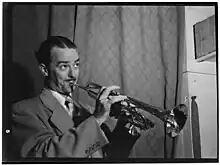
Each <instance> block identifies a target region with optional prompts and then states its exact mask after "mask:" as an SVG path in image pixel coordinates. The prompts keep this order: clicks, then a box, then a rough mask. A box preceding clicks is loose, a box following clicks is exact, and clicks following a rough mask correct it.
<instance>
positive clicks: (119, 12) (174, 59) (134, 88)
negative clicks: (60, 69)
mask: <svg viewBox="0 0 220 165" xmlns="http://www.w3.org/2000/svg"><path fill="white" fill-rule="evenodd" d="M178 11H179V8H178V7H175V6H147V7H146V6H145V7H144V6H141V7H140V6H89V7H88V6H78V13H77V14H78V15H77V22H76V34H75V35H76V38H75V42H76V44H77V46H78V48H79V50H80V58H81V66H80V69H81V70H80V80H79V83H81V84H86V83H87V82H88V81H90V80H94V81H95V82H97V83H99V84H102V85H106V86H107V85H112V84H116V85H119V86H121V92H122V93H124V94H126V95H129V96H131V97H134V98H137V99H139V100H141V101H143V102H146V103H149V104H152V105H155V106H159V107H162V108H164V109H172V108H174V106H175V104H176V97H177V95H178V94H177V92H176V91H177V90H178V84H177V83H178V78H179V77H178V72H179V69H178V67H179V66H178V65H177V64H178V63H179V62H178V60H179V58H178V56H179V50H178V48H179V38H178V37H179V36H180V35H179V34H178V33H179V32H180V31H179V30H178V22H179V21H178V19H179V18H178ZM182 21H183V20H182ZM78 99H79V100H82V101H84V103H87V104H92V105H94V101H93V100H92V99H90V98H89V96H88V95H87V94H86V93H85V92H84V91H80V92H79V94H78ZM144 113H145V115H146V116H148V117H149V118H150V119H151V120H152V121H153V122H156V123H157V127H156V128H154V132H156V134H155V136H157V137H156V138H160V137H161V136H162V135H163V134H164V127H163V123H162V122H161V121H160V120H159V119H158V118H156V117H155V116H153V115H151V114H149V113H147V112H144ZM155 136H154V138H155ZM166 140H167V143H168V145H167V150H168V153H167V154H168V156H170V155H171V147H172V143H171V140H170V139H166ZM168 141H169V142H168ZM159 150H163V149H161V148H158V152H159ZM138 154H140V153H138ZM160 154H164V153H160ZM142 156H144V155H142Z"/></svg>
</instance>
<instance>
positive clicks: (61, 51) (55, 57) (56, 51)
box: [51, 47, 79, 62]
mask: <svg viewBox="0 0 220 165" xmlns="http://www.w3.org/2000/svg"><path fill="white" fill-rule="evenodd" d="M77 59H79V55H78V52H77V51H76V49H73V48H58V47H53V48H52V49H51V61H53V62H55V61H70V62H71V61H72V62H73V61H76V60H77Z"/></svg>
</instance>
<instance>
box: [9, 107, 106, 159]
mask: <svg viewBox="0 0 220 165" xmlns="http://www.w3.org/2000/svg"><path fill="white" fill-rule="evenodd" d="M12 112H13V113H12V121H13V123H12V134H13V137H14V142H15V144H16V145H17V148H18V150H19V154H20V157H23V158H24V157H88V156H89V155H91V154H92V153H94V152H95V151H97V150H98V149H100V148H102V147H103V146H104V145H105V144H106V143H108V140H107V139H106V137H105V135H104V133H103V132H102V131H101V129H100V127H99V125H98V123H97V122H96V121H95V119H94V117H93V116H91V117H89V118H87V119H86V120H85V121H84V122H82V123H81V124H80V125H79V126H78V127H77V128H70V129H69V130H68V131H66V132H65V133H59V134H58V133H57V132H55V130H54V128H53V127H50V128H49V127H47V126H46V125H45V123H44V122H45V121H43V120H42V119H41V118H40V117H39V116H38V115H36V114H34V113H33V112H31V111H29V110H27V109H26V110H23V109H22V110H21V107H19V106H13V111H12Z"/></svg>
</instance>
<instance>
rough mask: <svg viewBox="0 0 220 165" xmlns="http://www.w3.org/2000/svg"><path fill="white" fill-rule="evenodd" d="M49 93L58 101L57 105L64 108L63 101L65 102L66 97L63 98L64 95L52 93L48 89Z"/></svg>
mask: <svg viewBox="0 0 220 165" xmlns="http://www.w3.org/2000/svg"><path fill="white" fill-rule="evenodd" d="M50 91H51V93H52V95H53V96H54V97H55V98H56V99H57V100H58V101H59V103H60V104H61V105H62V106H64V107H65V101H66V97H67V96H64V95H62V94H60V93H58V92H56V91H53V90H51V89H50Z"/></svg>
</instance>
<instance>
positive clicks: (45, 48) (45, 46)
mask: <svg viewBox="0 0 220 165" xmlns="http://www.w3.org/2000/svg"><path fill="white" fill-rule="evenodd" d="M53 47H58V48H73V49H76V48H77V47H76V45H75V44H74V43H73V42H72V41H70V40H69V39H67V38H66V37H62V36H51V37H48V38H47V39H46V40H45V41H44V42H42V44H41V45H40V48H39V50H38V51H37V52H36V54H35V56H36V58H37V61H38V63H39V64H41V63H43V64H45V65H46V66H48V65H49V63H50V53H51V49H52V48H53Z"/></svg>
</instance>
